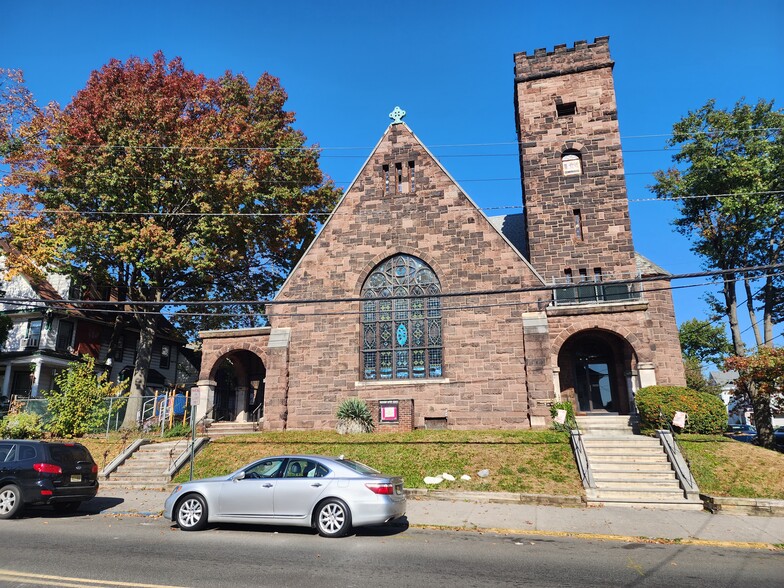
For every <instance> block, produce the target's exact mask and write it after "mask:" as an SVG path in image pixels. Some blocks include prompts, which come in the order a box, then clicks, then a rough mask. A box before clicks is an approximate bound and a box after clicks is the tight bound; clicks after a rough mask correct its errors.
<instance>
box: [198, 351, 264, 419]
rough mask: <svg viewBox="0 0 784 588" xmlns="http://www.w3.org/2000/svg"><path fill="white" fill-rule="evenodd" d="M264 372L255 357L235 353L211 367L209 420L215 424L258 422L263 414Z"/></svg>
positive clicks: (243, 352)
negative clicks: (210, 411)
mask: <svg viewBox="0 0 784 588" xmlns="http://www.w3.org/2000/svg"><path fill="white" fill-rule="evenodd" d="M266 373H267V372H266V368H265V367H264V363H263V362H262V360H261V358H260V357H259V356H257V355H256V354H255V353H252V352H250V351H245V350H237V351H232V352H230V353H227V354H226V355H224V356H223V357H221V358H220V359H219V360H218V361H217V362H215V365H214V366H213V369H212V372H211V374H210V378H209V379H210V380H212V381H213V382H214V386H215V388H214V391H213V396H212V414H211V415H209V414H208V416H211V418H212V419H213V420H215V421H235V422H248V421H258V420H260V419H261V418H262V416H263V411H264V378H265V377H266Z"/></svg>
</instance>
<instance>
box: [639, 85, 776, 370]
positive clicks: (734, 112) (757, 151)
mask: <svg viewBox="0 0 784 588" xmlns="http://www.w3.org/2000/svg"><path fill="white" fill-rule="evenodd" d="M782 128H784V112H782V111H781V110H775V109H774V107H773V102H772V101H771V102H766V101H764V100H760V101H759V102H757V103H756V104H754V105H749V104H746V103H744V102H743V101H742V100H741V101H740V102H738V103H737V104H735V106H734V107H733V108H732V109H731V110H722V109H720V108H717V107H716V103H715V101H714V100H710V101H709V102H708V103H707V104H705V106H703V107H702V108H700V109H698V110H696V111H693V112H689V113H688V115H687V116H686V117H685V118H683V119H682V120H680V121H679V122H677V123H676V124H675V125H674V126H673V136H672V139H670V141H669V142H668V146H669V147H677V148H678V152H677V153H676V154H675V155H674V156H673V160H674V162H675V163H676V166H675V167H673V168H671V169H669V170H667V171H657V172H656V173H655V174H654V177H655V179H656V184H655V185H653V186H652V189H653V191H654V192H655V193H656V195H657V196H658V197H660V198H667V199H674V200H676V201H677V202H678V211H679V217H678V218H677V219H676V220H675V221H674V223H675V227H676V229H677V230H678V231H679V232H680V233H682V234H683V235H685V236H687V237H688V238H689V239H690V240H691V242H692V250H693V251H694V252H695V253H697V254H698V255H699V256H700V257H702V258H703V260H704V262H705V264H706V266H707V267H709V268H712V269H719V270H733V269H736V268H739V267H753V266H768V265H777V264H781V263H782V261H784V259H782V245H784V198H782V192H781V191H782V189H784V132H782ZM706 195H711V196H709V197H706ZM721 280H722V300H721V301H720V302H718V299H716V301H717V305H718V309H719V310H720V311H721V314H722V315H725V316H727V318H728V320H729V325H730V332H731V335H732V343H733V347H734V351H735V353H736V354H737V355H743V354H744V352H745V348H744V344H743V340H742V338H741V330H740V327H739V324H738V295H737V292H736V284H737V283H738V281H740V283H741V284H742V286H743V288H744V290H745V294H746V303H745V304H746V309H747V312H748V313H749V318H750V320H751V324H752V325H753V326H754V335H755V337H756V341H757V345H758V346H760V345H771V344H772V343H771V342H772V340H773V324H774V322H775V320H776V319H777V313H778V315H779V318H780V315H781V310H782V298H781V296H782V277H781V270H776V269H772V270H764V271H759V272H756V273H745V274H744V275H736V273H735V272H732V271H728V272H727V273H725V274H723V275H722V277H721ZM759 312H761V314H762V316H761V319H758V318H757V313H759ZM760 324H761V325H762V330H761V331H760V329H759V327H758V325H760Z"/></svg>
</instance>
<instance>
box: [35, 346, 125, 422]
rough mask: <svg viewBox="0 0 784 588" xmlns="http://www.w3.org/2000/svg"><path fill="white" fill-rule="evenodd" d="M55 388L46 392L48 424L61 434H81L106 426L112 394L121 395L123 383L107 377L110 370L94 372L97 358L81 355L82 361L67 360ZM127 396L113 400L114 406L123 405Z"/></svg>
mask: <svg viewBox="0 0 784 588" xmlns="http://www.w3.org/2000/svg"><path fill="white" fill-rule="evenodd" d="M54 381H55V384H56V388H55V389H54V390H47V391H44V392H43V396H44V397H45V398H46V400H47V404H46V407H47V412H48V413H49V417H50V420H49V422H48V423H47V424H46V428H47V429H48V430H49V431H51V432H52V434H54V435H56V436H58V437H82V436H83V435H85V434H86V433H94V432H96V431H100V430H102V428H103V427H104V426H106V419H107V418H108V417H109V410H110V405H109V403H108V402H107V398H109V397H119V396H122V394H123V391H124V390H125V385H123V384H113V383H111V382H109V381H108V378H107V374H106V373H105V372H104V373H102V374H100V375H96V373H95V359H94V358H93V357H92V356H90V355H84V356H82V361H75V362H71V363H69V364H68V368H67V369H66V370H64V371H62V372H60V373H59V374H57V376H56V377H55V380H54ZM124 402H125V398H122V399H121V400H117V401H115V402H112V404H111V410H112V411H117V410H119V409H120V408H122V405H123V403H124Z"/></svg>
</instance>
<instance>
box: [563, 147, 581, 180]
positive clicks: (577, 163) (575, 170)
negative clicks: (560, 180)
mask: <svg viewBox="0 0 784 588" xmlns="http://www.w3.org/2000/svg"><path fill="white" fill-rule="evenodd" d="M561 169H562V170H563V175H565V176H579V175H580V174H582V173H583V161H582V159H581V158H580V152H579V151H574V150H569V151H564V153H563V155H561Z"/></svg>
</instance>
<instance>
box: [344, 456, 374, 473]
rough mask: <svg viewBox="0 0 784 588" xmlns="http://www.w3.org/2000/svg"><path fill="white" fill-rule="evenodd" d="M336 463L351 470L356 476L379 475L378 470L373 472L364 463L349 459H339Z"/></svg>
mask: <svg viewBox="0 0 784 588" xmlns="http://www.w3.org/2000/svg"><path fill="white" fill-rule="evenodd" d="M338 462H340V463H342V464H343V465H344V466H346V467H348V468H351V469H352V470H354V471H355V472H357V473H358V474H380V473H381V472H379V471H378V470H374V469H373V468H371V467H370V466H366V465H365V464H364V463H359V462H358V461H353V460H351V459H339V460H338Z"/></svg>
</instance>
